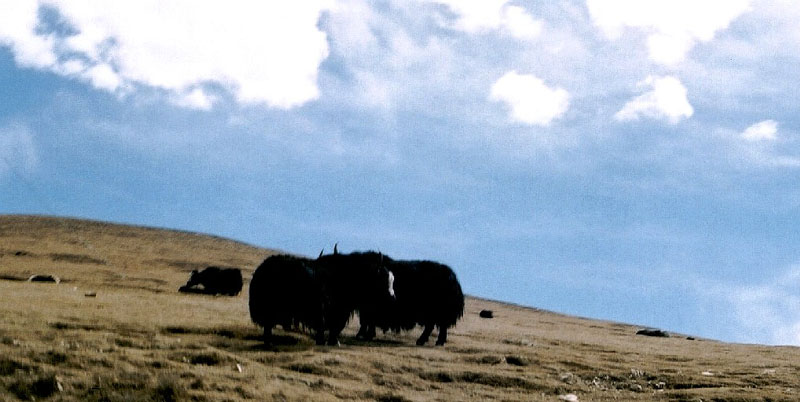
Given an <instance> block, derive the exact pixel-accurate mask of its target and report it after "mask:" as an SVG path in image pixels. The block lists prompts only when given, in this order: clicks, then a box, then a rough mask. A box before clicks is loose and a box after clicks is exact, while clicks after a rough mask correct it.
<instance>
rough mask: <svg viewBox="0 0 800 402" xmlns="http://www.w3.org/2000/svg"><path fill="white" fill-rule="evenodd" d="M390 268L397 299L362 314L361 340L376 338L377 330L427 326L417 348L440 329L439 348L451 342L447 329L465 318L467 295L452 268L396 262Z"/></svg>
mask: <svg viewBox="0 0 800 402" xmlns="http://www.w3.org/2000/svg"><path fill="white" fill-rule="evenodd" d="M385 258H386V262H385V265H386V267H387V268H388V269H389V270H390V271H391V272H392V273H393V274H394V291H395V299H394V301H393V302H391V303H385V304H380V305H378V304H375V305H372V306H371V307H370V308H367V309H364V310H362V311H360V312H359V316H360V320H361V328H360V329H359V331H358V335H357V337H360V338H365V339H372V338H374V337H375V327H378V328H381V329H383V330H384V331H388V330H392V331H395V332H399V331H401V330H411V329H413V328H414V327H416V326H417V325H418V324H419V325H422V326H423V327H424V330H423V331H422V335H420V337H419V338H418V339H417V345H424V344H425V343H426V342H428V338H429V337H430V335H431V332H432V331H433V327H434V326H436V327H438V329H439V336H438V337H437V339H436V345H444V344H445V342H447V329H448V328H450V327H452V326H454V325H455V324H456V322H457V321H458V320H459V319H460V318H461V316H463V315H464V293H463V292H462V291H461V285H460V284H459V282H458V279H457V278H456V274H455V273H454V272H453V270H452V269H450V267H448V266H447V265H444V264H440V263H437V262H432V261H394V260H391V259H389V258H388V257H385Z"/></svg>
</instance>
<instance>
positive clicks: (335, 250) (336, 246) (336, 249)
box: [333, 243, 339, 255]
mask: <svg viewBox="0 0 800 402" xmlns="http://www.w3.org/2000/svg"><path fill="white" fill-rule="evenodd" d="M333 254H334V255H337V254H339V243H336V244H334V245H333Z"/></svg>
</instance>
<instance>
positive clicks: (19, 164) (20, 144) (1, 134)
mask: <svg viewBox="0 0 800 402" xmlns="http://www.w3.org/2000/svg"><path fill="white" fill-rule="evenodd" d="M38 164H39V157H38V152H37V151H36V145H35V144H34V141H33V134H32V133H31V131H30V129H28V127H27V126H25V125H22V124H16V123H14V124H9V125H6V126H3V127H0V179H3V178H4V177H6V176H8V175H9V174H10V173H11V172H17V173H21V172H29V171H32V170H33V169H35V168H36V166H37V165H38Z"/></svg>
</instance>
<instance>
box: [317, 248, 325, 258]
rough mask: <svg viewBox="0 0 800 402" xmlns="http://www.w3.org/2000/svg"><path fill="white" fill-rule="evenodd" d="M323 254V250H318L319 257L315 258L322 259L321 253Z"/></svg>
mask: <svg viewBox="0 0 800 402" xmlns="http://www.w3.org/2000/svg"><path fill="white" fill-rule="evenodd" d="M324 252H325V249H324V248H323V249H322V250H319V255H318V256H317V259H320V257H322V253H324Z"/></svg>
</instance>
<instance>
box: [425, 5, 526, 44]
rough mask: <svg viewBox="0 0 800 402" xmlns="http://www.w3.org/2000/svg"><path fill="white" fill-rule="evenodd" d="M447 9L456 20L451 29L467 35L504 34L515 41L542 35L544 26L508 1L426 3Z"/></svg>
mask: <svg viewBox="0 0 800 402" xmlns="http://www.w3.org/2000/svg"><path fill="white" fill-rule="evenodd" d="M426 1H428V2H432V3H437V4H441V5H445V6H447V8H448V9H449V10H450V11H451V12H452V13H453V14H455V16H456V21H455V22H454V23H453V24H450V27H451V28H453V29H457V30H460V31H464V32H468V33H480V32H486V31H495V30H497V31H501V32H503V33H505V34H508V35H510V36H512V37H514V38H517V39H521V40H532V39H535V38H537V37H538V36H539V34H540V33H541V31H542V22H541V21H539V20H537V19H535V18H533V16H531V15H530V14H529V13H528V12H527V11H525V9H524V8H522V7H519V6H512V5H508V4H507V3H508V2H509V0H426Z"/></svg>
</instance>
